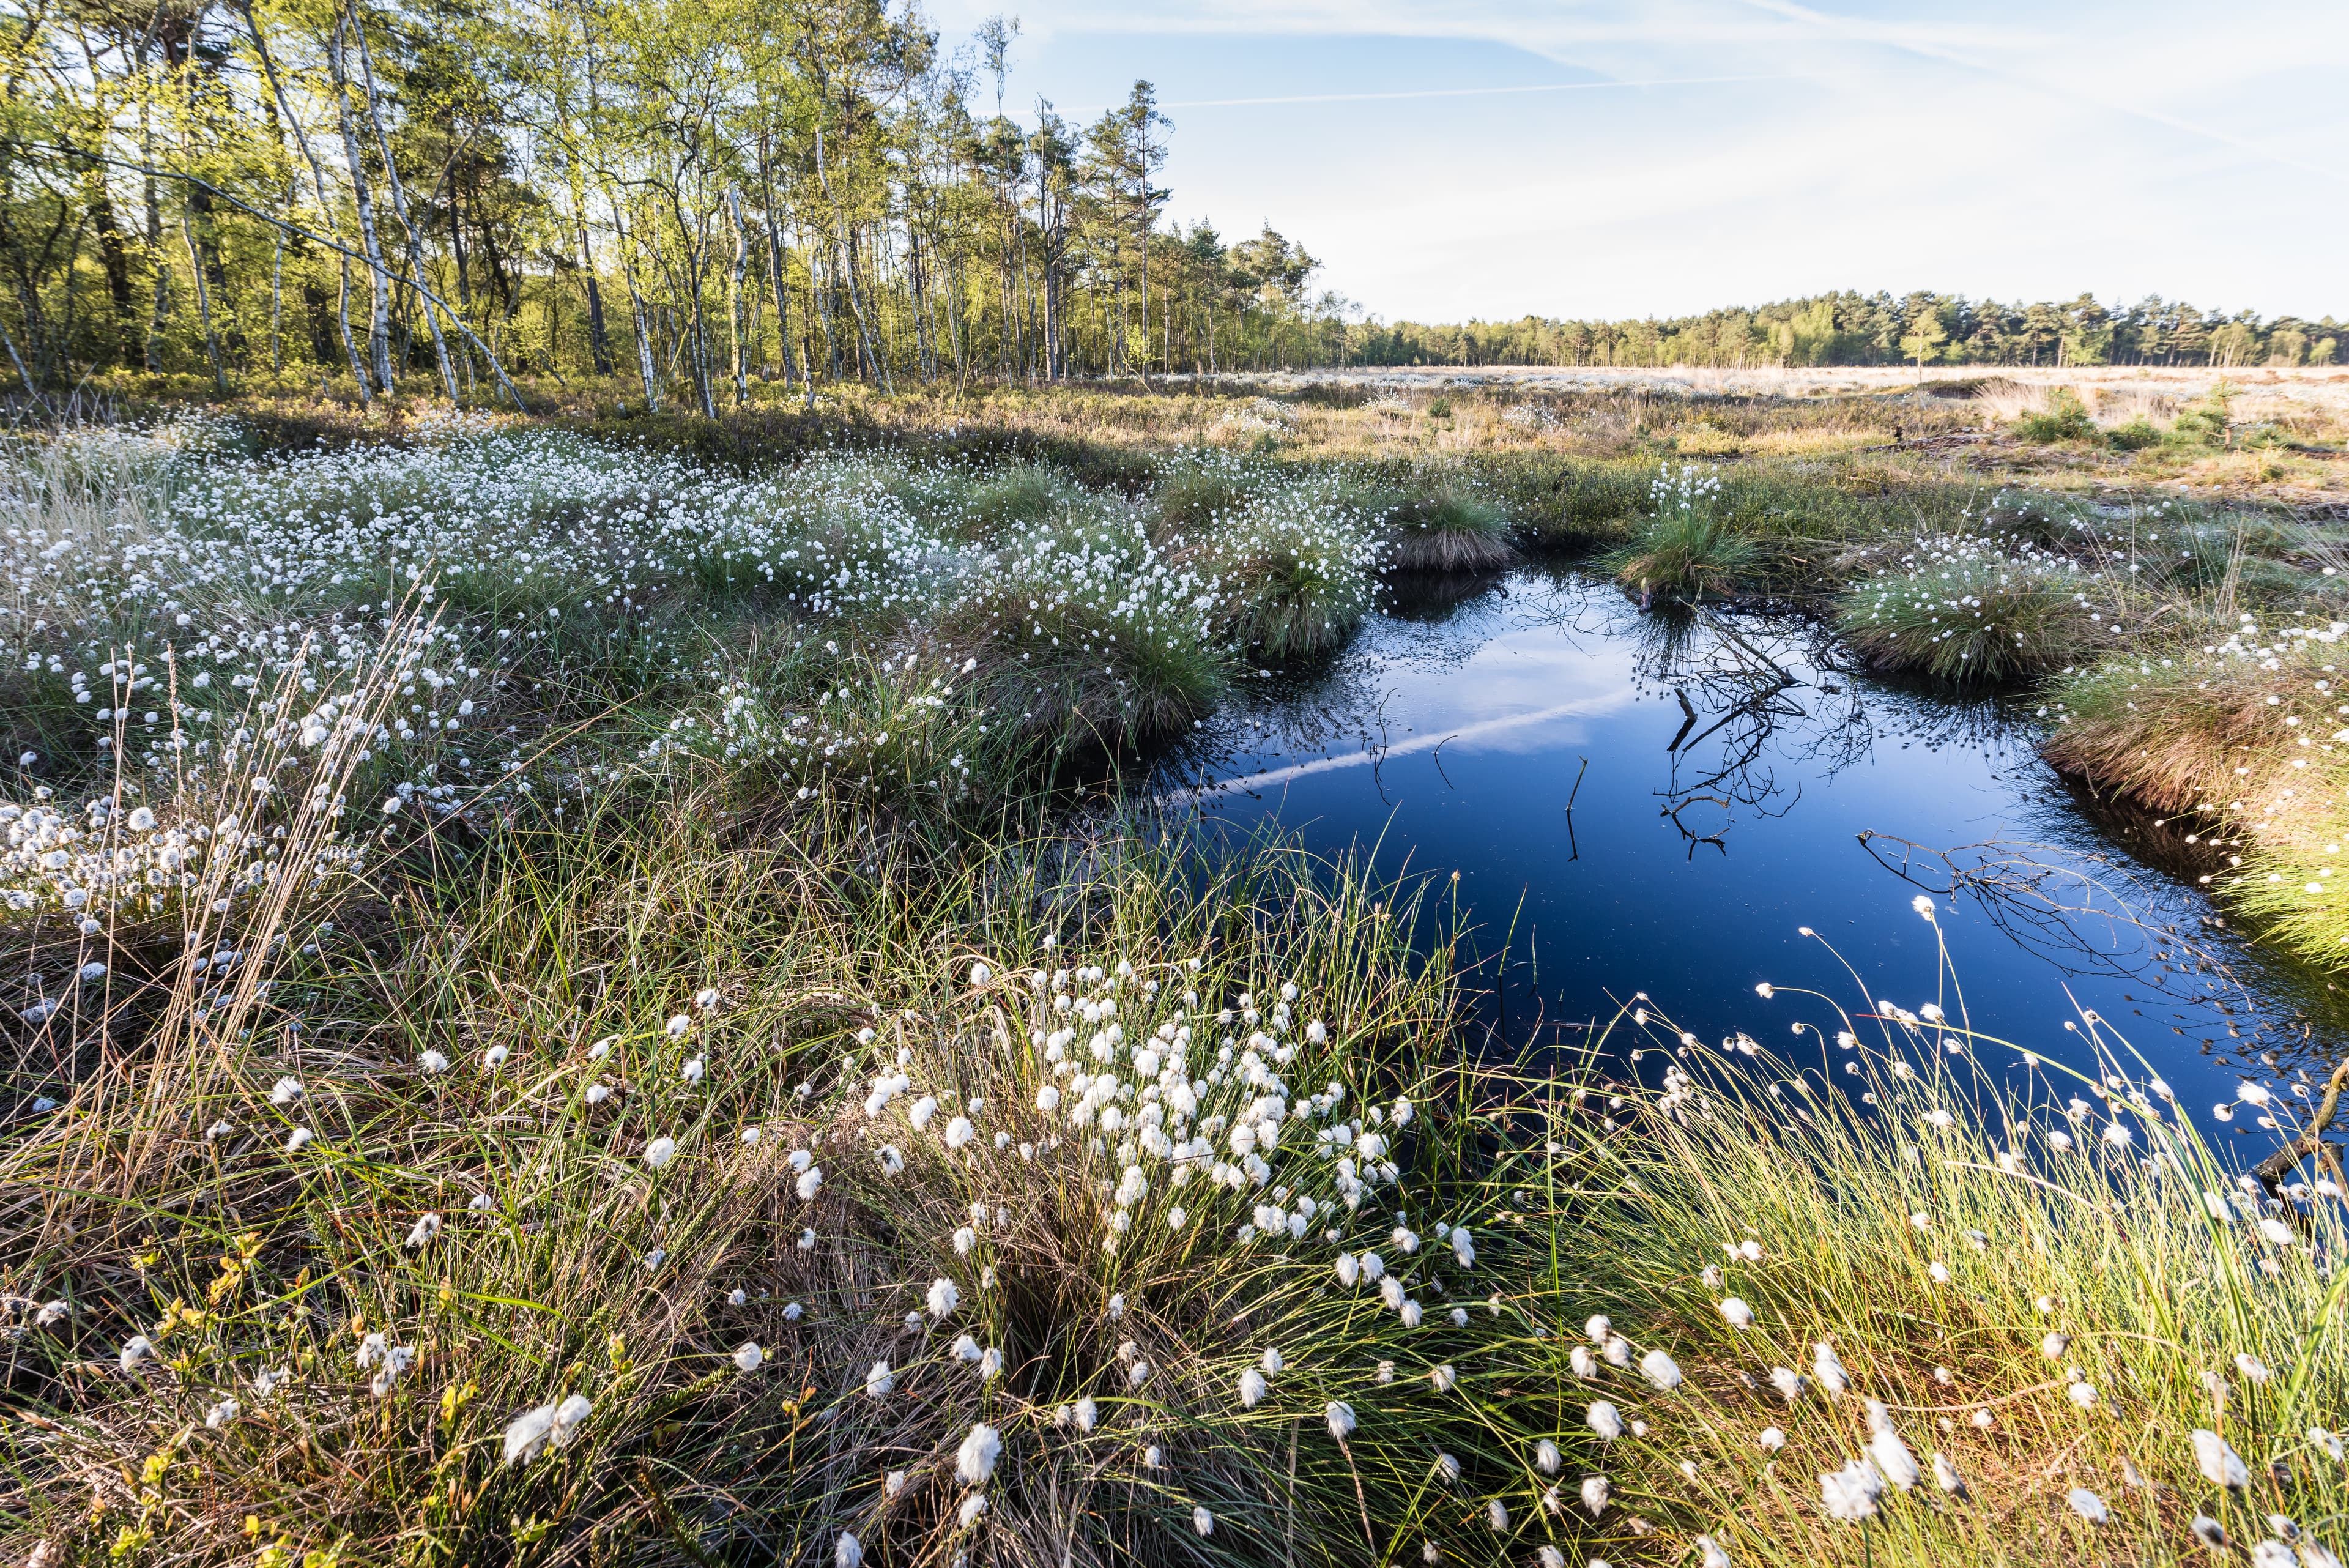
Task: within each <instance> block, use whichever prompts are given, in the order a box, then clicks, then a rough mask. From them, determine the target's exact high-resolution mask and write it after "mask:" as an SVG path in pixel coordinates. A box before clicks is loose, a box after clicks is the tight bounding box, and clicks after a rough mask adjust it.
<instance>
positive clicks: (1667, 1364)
mask: <svg viewBox="0 0 2349 1568" xmlns="http://www.w3.org/2000/svg"><path fill="white" fill-rule="evenodd" d="M1640 1373H1641V1375H1642V1376H1645V1377H1646V1378H1647V1379H1648V1382H1649V1383H1650V1384H1651V1385H1652V1386H1654V1388H1655V1389H1656V1391H1657V1392H1658V1393H1660V1394H1669V1393H1671V1391H1672V1390H1673V1389H1675V1388H1677V1387H1679V1386H1681V1368H1680V1363H1678V1362H1676V1361H1674V1360H1673V1359H1672V1358H1671V1356H1669V1355H1665V1354H1664V1353H1663V1352H1662V1351H1661V1350H1651V1351H1650V1352H1648V1354H1647V1355H1643V1356H1641V1357H1640Z"/></svg>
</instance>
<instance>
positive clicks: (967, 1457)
mask: <svg viewBox="0 0 2349 1568" xmlns="http://www.w3.org/2000/svg"><path fill="white" fill-rule="evenodd" d="M1002 1452H1003V1434H1002V1433H1000V1432H999V1431H997V1430H996V1429H995V1428H992V1427H990V1426H988V1424H987V1423H986V1422H984V1421H979V1422H975V1423H974V1424H973V1425H972V1427H971V1428H970V1431H969V1432H968V1434H966V1435H965V1436H964V1438H963V1440H962V1446H961V1447H960V1448H958V1449H956V1450H955V1475H956V1477H957V1479H958V1480H961V1481H962V1482H963V1484H964V1485H966V1486H985V1485H986V1484H987V1483H988V1481H989V1480H993V1479H994V1477H995V1461H996V1459H997V1458H998V1457H999V1455H1001V1453H1002Z"/></svg>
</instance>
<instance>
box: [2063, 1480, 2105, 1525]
mask: <svg viewBox="0 0 2349 1568" xmlns="http://www.w3.org/2000/svg"><path fill="white" fill-rule="evenodd" d="M2064 1501H2065V1502H2068V1503H2070V1504H2071V1505H2072V1511H2073V1512H2074V1513H2076V1514H2078V1515H2079V1516H2080V1517H2081V1518H2082V1519H2085V1520H2086V1521H2088V1522H2089V1523H2090V1524H2104V1523H2107V1522H2109V1521H2111V1519H2112V1517H2113V1515H2112V1511H2111V1510H2110V1509H2108V1508H2106V1506H2105V1500H2104V1499H2103V1498H2100V1497H2098V1496H2097V1495H2096V1494H2095V1492H2092V1491H2090V1490H2088V1489H2087V1488H2086V1487H2084V1486H2075V1487H2074V1488H2073V1489H2072V1490H2070V1491H2067V1492H2065V1493H2064Z"/></svg>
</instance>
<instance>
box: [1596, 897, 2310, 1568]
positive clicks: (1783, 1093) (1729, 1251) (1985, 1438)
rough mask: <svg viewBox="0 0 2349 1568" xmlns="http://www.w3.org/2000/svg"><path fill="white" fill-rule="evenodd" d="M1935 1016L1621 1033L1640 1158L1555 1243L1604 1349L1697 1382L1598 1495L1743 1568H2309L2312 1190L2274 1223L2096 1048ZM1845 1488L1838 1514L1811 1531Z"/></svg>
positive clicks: (2297, 1188) (2258, 1191)
mask: <svg viewBox="0 0 2349 1568" xmlns="http://www.w3.org/2000/svg"><path fill="white" fill-rule="evenodd" d="M1924 902H1925V901H1924V900H1922V899H1920V905H1921V904H1923V903H1924ZM1948 978H1950V979H1953V978H1954V976H1951V977H1948ZM1767 989H1768V988H1766V987H1765V988H1764V990H1765V991H1766V990H1767ZM1937 989H1941V988H1937ZM1941 1000H1942V1002H1945V1003H1947V1004H1948V1007H1949V1009H1950V1011H1949V1012H1948V1013H1946V1014H1945V1013H1944V1012H1943V1011H1942V1009H1941V1007H1940V1006H1939V1005H1925V1004H1920V1007H1919V1008H1918V1009H1917V1010H1916V1011H1914V1012H1911V1011H1909V1010H1907V1009H1904V1008H1900V1007H1897V1006H1893V1005H1891V1004H1889V1003H1880V1004H1878V1005H1877V1006H1876V1007H1874V1008H1872V1009H1869V1010H1868V1012H1867V1013H1866V1014H1865V1015H1861V1016H1855V1015H1851V1014H1847V1013H1844V1012H1842V1011H1841V1010H1840V1009H1839V1008H1838V1007H1837V1005H1836V1004H1835V1003H1833V1002H1830V1001H1828V1000H1827V999H1826V998H1823V997H1818V996H1815V995H1812V994H1810V993H1788V992H1783V991H1782V992H1777V993H1775V996H1774V997H1773V998H1772V999H1771V1000H1770V1002H1769V1003H1768V1005H1769V1007H1770V1008H1771V1009H1772V1010H1773V1011H1779V1010H1784V1009H1788V1008H1792V1009H1793V1010H1795V1013H1796V1016H1797V1017H1798V1018H1800V1019H1801V1020H1802V1022H1801V1023H1799V1024H1798V1025H1797V1029H1798V1033H1799V1035H1800V1037H1801V1038H1802V1039H1803V1040H1804V1041H1805V1042H1806V1044H1807V1046H1808V1049H1807V1051H1806V1050H1804V1049H1799V1048H1798V1049H1797V1050H1796V1051H1795V1053H1793V1054H1792V1055H1791V1056H1790V1057H1789V1058H1788V1059H1786V1060H1783V1061H1782V1060H1780V1059H1778V1058H1776V1057H1775V1056H1774V1055H1773V1054H1769V1053H1766V1052H1756V1051H1754V1049H1753V1048H1752V1046H1751V1044H1750V1042H1748V1041H1747V1040H1745V1039H1744V1037H1742V1036H1741V1037H1739V1039H1738V1040H1736V1041H1734V1042H1733V1043H1732V1044H1733V1046H1734V1047H1735V1049H1733V1050H1731V1051H1728V1052H1725V1053H1724V1054H1720V1055H1714V1054H1711V1053H1708V1052H1706V1051H1704V1050H1703V1049H1702V1048H1700V1047H1695V1046H1693V1045H1684V1044H1679V1043H1678V1042H1676V1041H1675V1040H1674V1038H1673V1036H1672V1034H1671V1031H1670V1030H1669V1029H1668V1028H1660V1027H1658V1025H1659V1024H1660V1023H1661V1021H1660V1020H1655V1019H1652V1018H1651V1019H1649V1020H1647V1022H1648V1025H1649V1027H1648V1030H1647V1033H1648V1037H1649V1039H1650V1040H1651V1041H1655V1042H1657V1043H1660V1044H1661V1045H1662V1047H1663V1049H1662V1050H1661V1051H1658V1052H1653V1053H1651V1060H1657V1059H1661V1061H1662V1063H1663V1064H1664V1067H1663V1076H1662V1079H1661V1083H1660V1084H1651V1088H1650V1091H1649V1093H1648V1094H1647V1095H1646V1096H1644V1097H1643V1098H1642V1099H1641V1101H1640V1109H1641V1111H1642V1113H1643V1114H1644V1116H1645V1117H1646V1118H1648V1119H1646V1120H1645V1121H1643V1123H1642V1126H1643V1127H1644V1128H1645V1132H1646V1136H1643V1137H1639V1138H1635V1139H1630V1140H1628V1141H1627V1143H1626V1144H1625V1145H1624V1146H1623V1147H1622V1148H1621V1149H1620V1150H1619V1151H1617V1152H1619V1164H1618V1165H1615V1166H1613V1167H1612V1168H1611V1169H1610V1173H1609V1174H1610V1176H1611V1177H1612V1180H1611V1182H1610V1183H1609V1186H1608V1191H1607V1195H1606V1196H1605V1197H1604V1198H1603V1199H1599V1200H1598V1201H1596V1202H1594V1203H1592V1204H1590V1205H1589V1207H1588V1209H1587V1210H1584V1211H1583V1212H1582V1213H1580V1214H1579V1215H1578V1217H1577V1219H1578V1223H1577V1224H1576V1225H1575V1227H1574V1228H1573V1231H1572V1232H1571V1234H1572V1236H1573V1238H1574V1243H1575V1244H1574V1245H1573V1246H1572V1248H1571V1249H1570V1251H1569V1257H1570V1259H1571V1262H1572V1264H1573V1265H1574V1266H1576V1267H1578V1268H1579V1269H1581V1270H1582V1271H1584V1272H1585V1273H1586V1275H1587V1276H1590V1277H1605V1278H1608V1279H1609V1281H1610V1282H1612V1283H1613V1285H1614V1287H1615V1289H1616V1291H1617V1292H1618V1298H1617V1299H1618V1303H1619V1305H1618V1309H1617V1314H1616V1317H1617V1322H1619V1323H1620V1322H1623V1321H1626V1320H1627V1319H1628V1320H1629V1321H1630V1322H1631V1323H1633V1324H1639V1325H1641V1326H1640V1327H1638V1328H1633V1329H1631V1330H1630V1331H1629V1332H1631V1333H1632V1334H1634V1335H1635V1336H1637V1335H1639V1334H1640V1333H1641V1332H1642V1329H1644V1330H1645V1331H1646V1333H1647V1334H1651V1335H1654V1334H1657V1330H1656V1328H1654V1327H1653V1326H1651V1325H1657V1324H1669V1325H1670V1327H1669V1330H1668V1331H1666V1332H1665V1333H1663V1334H1661V1343H1662V1344H1664V1345H1666V1346H1667V1348H1668V1349H1669V1350H1670V1352H1671V1354H1672V1355H1674V1356H1675V1357H1676V1358H1677V1359H1678V1360H1679V1361H1680V1363H1681V1365H1682V1369H1683V1370H1684V1371H1685V1372H1686V1374H1687V1381H1686V1383H1685V1384H1684V1385H1683V1386H1682V1391H1681V1392H1680V1393H1679V1394H1678V1395H1677V1396H1675V1397H1672V1398H1669V1399H1661V1400H1659V1399H1652V1398H1651V1399H1649V1400H1647V1401H1646V1402H1645V1403H1644V1405H1643V1406H1642V1407H1641V1408H1642V1411H1643V1413H1644V1414H1645V1415H1646V1416H1647V1417H1648V1429H1647V1431H1646V1432H1644V1433H1641V1434H1638V1435H1637V1436H1635V1437H1633V1438H1626V1439H1624V1440H1622V1441H1619V1443H1617V1444H1615V1445H1613V1446H1612V1448H1611V1449H1610V1452H1609V1459H1610V1461H1611V1468H1612V1469H1614V1470H1615V1472H1616V1476H1615V1481H1616V1492H1617V1495H1618V1497H1622V1496H1623V1495H1624V1494H1625V1493H1630V1496H1631V1497H1632V1498H1635V1499H1637V1500H1638V1501H1629V1502H1628V1507H1630V1508H1639V1507H1640V1506H1642V1504H1644V1503H1646V1502H1647V1500H1648V1499H1649V1498H1651V1497H1653V1496H1655V1495H1656V1494H1657V1493H1659V1492H1663V1493H1666V1494H1669V1495H1671V1496H1672V1497H1674V1498H1675V1500H1681V1499H1685V1500H1687V1501H1689V1502H1691V1503H1693V1504H1694V1505H1695V1509H1696V1511H1697V1516H1698V1517H1699V1518H1701V1519H1702V1520H1704V1521H1707V1527H1708V1528H1709V1529H1710V1530H1711V1532H1713V1533H1714V1534H1715V1535H1716V1537H1717V1538H1718V1539H1720V1540H1721V1541H1722V1542H1723V1544H1724V1546H1725V1547H1726V1550H1727V1551H1728V1552H1729V1553H1730V1555H1731V1560H1732V1561H1733V1562H1737V1563H1920V1564H1922V1563H1960V1562H1963V1563H2046V1562H2051V1561H2055V1560H2058V1559H2060V1558H2065V1557H2079V1558H2082V1559H2084V1560H2093V1561H2124V1562H2168V1561H2191V1560H2195V1559H2197V1558H2199V1557H2200V1556H2202V1555H2203V1553H2204V1551H2205V1546H2204V1544H2203V1543H2202V1542H2200V1541H2198V1532H2201V1533H2202V1534H2204V1535H2205V1536H2207V1537H2208V1539H2209V1540H2216V1539H2217V1538H2218V1537H2217V1532H2220V1531H2223V1532H2224V1533H2225V1535H2226V1536H2227V1538H2228V1539H2229V1540H2230V1542H2233V1543H2234V1544H2233V1550H2234V1551H2236V1552H2246V1551H2248V1550H2249V1549H2250V1548H2251V1547H2252V1546H2256V1545H2258V1543H2259V1542H2262V1541H2266V1540H2276V1539H2278V1538H2279V1537H2288V1538H2291V1539H2292V1540H2294V1541H2296V1542H2302V1543H2305V1544H2307V1545H2314V1546H2316V1547H2317V1548H2318V1549H2319V1550H2320V1551H2321V1550H2325V1549H2327V1548H2329V1547H2330V1545H2332V1544H2333V1542H2332V1541H2331V1538H2332V1537H2333V1536H2334V1535H2336V1534H2337V1532H2338V1531H2337V1525H2336V1523H2335V1521H2337V1520H2338V1519H2339V1518H2340V1516H2341V1511H2342V1509H2343V1507H2344V1502H2349V1470H2344V1464H2343V1439H2342V1438H2341V1436H2340V1428H2341V1426H2342V1424H2343V1420H2342V1413H2343V1411H2344V1408H2349V1358H2344V1356H2343V1355H2341V1354H2340V1348H2341V1347H2340V1345H2339V1343H2338V1337H2339V1334H2340V1324H2339V1320H2338V1314H2337V1302H2336V1299H2335V1298H2336V1295H2337V1292H2336V1291H2335V1289H2334V1286H2333V1278H2332V1275H2333V1258H2334V1257H2335V1255H2336V1251H2337V1249H2338V1248H2339V1247H2340V1246H2341V1244H2342V1242H2343V1241H2344V1232H2343V1209H2342V1204H2341V1199H2340V1185H2339V1184H2340V1177H2339V1174H2338V1172H2337V1171H2332V1170H2329V1169H2327V1168H2319V1169H2316V1170H2314V1171H2311V1172H2307V1173H2304V1174H2303V1175H2302V1176H2301V1177H2298V1178H2295V1177H2294V1176H2292V1173H2290V1172H2287V1173H2286V1174H2285V1175H2284V1176H2283V1177H2281V1178H2279V1187H2278V1190H2277V1191H2276V1192H2275V1193H2274V1194H2273V1195H2271V1193H2270V1192H2269V1190H2268V1189H2265V1188H2263V1187H2262V1186H2261V1184H2260V1183H2259V1182H2257V1181H2255V1180H2253V1179H2251V1178H2250V1177H2248V1176H2240V1177H2239V1176H2238V1174H2237V1173H2236V1172H2235V1171H2234V1170H2233V1169H2231V1168H2230V1166H2229V1164H2228V1163H2227V1162H2226V1161H2224V1160H2222V1159H2221V1158H2220V1157H2219V1156H2218V1154H2217V1153H2216V1152H2215V1151H2214V1150H2213V1148H2212V1147H2211V1145H2210V1144H2209V1141H2207V1139H2206V1137H2205V1136H2204V1131H2203V1129H2204V1127H2205V1126H2206V1125H2207V1123H2208V1121H2209V1119H2211V1118H2210V1117H2209V1116H2205V1115H2204V1113H2202V1112H2201V1111H2200V1110H2199V1109H2195V1108H2189V1107H2186V1106H2178V1105H2176V1104H2175V1102H2174V1101H2173V1100H2172V1098H2171V1097H2170V1096H2169V1093H2168V1089H2167V1087H2166V1085H2163V1084H2162V1083H2161V1082H2160V1081H2159V1079H2158V1077H2157V1076H2155V1075H2152V1074H2150V1073H2149V1072H2147V1069H2146V1068H2145V1066H2144V1064H2143V1063H2142V1061H2141V1060H2140V1059H2139V1058H2138V1057H2137V1055H2136V1054H2135V1053H2134V1052H2133V1051H2132V1050H2131V1049H2130V1047H2129V1045H2128V1043H2127V1041H2126V1040H2125V1039H2122V1038H2121V1037H2119V1036H2118V1035H2116V1034H2115V1033H2112V1032H2111V1030H2110V1028H2109V1026H2108V1025H2106V1024H2104V1023H2101V1022H2099V1021H2096V1020H2094V1019H2091V1020H2090V1024H2089V1029H2088V1033H2087V1036H2086V1038H2087V1041H2088V1043H2089V1044H2091V1045H2092V1046H2093V1047H2094V1048H2095V1064H2096V1071H2094V1072H2091V1073H2088V1074H2085V1075H2082V1074H2075V1073H2072V1072H2070V1071H2067V1070H2065V1069H2062V1068H2059V1067H2057V1066H2055V1065H2054V1064H2051V1063H2048V1062H2047V1061H2045V1060H2044V1058H2042V1057H2038V1056H2034V1055H2033V1054H2029V1053H2027V1052H2025V1051H2023V1050H2021V1049H2019V1048H2017V1047H2014V1046H2012V1045H2009V1044H2005V1043H2002V1042H1997V1041H1992V1040H1989V1039H1985V1038H1982V1037H1981V1036H1978V1035H1975V1034H1973V1033H1970V1032H1969V1031H1968V1030H1967V1029H1966V1028H1965V1027H1964V1023H1963V1018H1962V1012H1963V1010H1962V1007H1961V1005H1960V1003H1959V1002H1958V1000H1957V999H1956V998H1955V995H1954V994H1953V993H1952V992H1950V991H1948V990H1945V989H1943V990H1941ZM1682 1039H1683V1040H1684V1039H1685V1037H1684V1036H1683V1037H1682ZM2257 1109H2258V1107H2256V1106H2233V1107H2229V1106H2220V1107H2219V1108H2218V1111H2217V1113H2215V1114H2216V1116H2222V1117H2231V1116H2234V1115H2237V1114H2241V1115H2244V1116H2249V1115H2251V1114H2253V1112H2254V1111H2256V1110H2257ZM2309 1111H2310V1107H2302V1115H2303V1116H2305V1115H2307V1114H2309ZM2282 1114H2283V1113H2282V1110H2281V1109H2280V1108H2279V1109H2278V1115H2280V1116H2281V1115H2282ZM1609 1376H1610V1375H1609V1374H1608V1373H1606V1372H1605V1371H1603V1370H1601V1371H1600V1372H1599V1378H1600V1379H1601V1380H1602V1382H1603V1381H1605V1380H1607V1379H1608V1378H1609ZM1850 1467H1864V1469H1860V1470H1859V1471H1858V1472H1857V1480H1858V1481H1859V1482H1860V1486H1859V1488H1858V1489H1857V1497H1858V1498H1859V1499H1861V1500H1863V1501H1862V1503H1861V1508H1860V1509H1859V1510H1857V1511H1864V1513H1865V1515H1866V1517H1865V1518H1864V1519H1855V1518H1850V1517H1837V1515H1836V1514H1835V1513H1834V1512H1833V1511H1830V1510H1829V1509H1828V1508H1827V1507H1826V1501H1827V1499H1826V1497H1825V1496H1824V1495H1823V1493H1824V1490H1825V1489H1824V1488H1823V1486H1822V1478H1827V1477H1835V1476H1837V1475H1840V1474H1844V1473H1846V1472H1847V1470H1848V1469H1849V1468H1850ZM1634 1478H1637V1479H1634ZM2205 1520H2207V1521H2211V1522H2210V1523H2209V1524H2205V1523H2203V1522H2202V1521H2205ZM2310 1532H2313V1533H2310ZM2220 1555H2221V1556H2223V1555H2224V1553H2220ZM2273 1560H2274V1561H2276V1562H2278V1563H2282V1562H2284V1561H2286V1560H2290V1561H2292V1562H2295V1563H2298V1562H2302V1561H2307V1562H2329V1561H2331V1560H2332V1559H2331V1558H2330V1557H2329V1556H2314V1555H2307V1556H2304V1555H2303V1554H2302V1552H2294V1551H2292V1550H2291V1549H2290V1548H2286V1549H2284V1551H2283V1552H2282V1555H2279V1556H2276V1557H2275V1558H2274V1559H2273Z"/></svg>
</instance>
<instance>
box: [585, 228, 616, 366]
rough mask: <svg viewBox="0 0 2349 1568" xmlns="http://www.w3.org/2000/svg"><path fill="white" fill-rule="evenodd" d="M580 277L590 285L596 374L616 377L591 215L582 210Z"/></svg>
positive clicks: (589, 324)
mask: <svg viewBox="0 0 2349 1568" xmlns="http://www.w3.org/2000/svg"><path fill="white" fill-rule="evenodd" d="M579 275H580V276H582V277H584V278H585V279H586V281H587V353H588V357H589V358H590V359H591V360H592V361H593V363H594V364H595V374H597V375H598V376H608V375H610V374H611V373H612V333H611V329H610V328H609V327H605V325H604V293H603V290H601V289H600V288H598V287H596V286H595V251H594V250H593V249H591V248H590V247H589V245H588V244H587V214H586V209H585V206H584V205H583V206H582V207H581V208H580V210H579Z"/></svg>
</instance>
